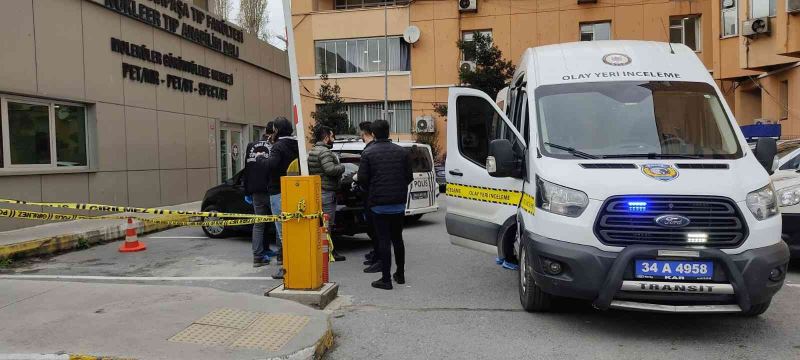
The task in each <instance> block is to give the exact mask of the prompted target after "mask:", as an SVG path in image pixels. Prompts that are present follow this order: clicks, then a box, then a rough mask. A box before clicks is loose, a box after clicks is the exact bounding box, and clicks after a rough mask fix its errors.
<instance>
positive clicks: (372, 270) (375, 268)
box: [364, 261, 381, 274]
mask: <svg viewBox="0 0 800 360" xmlns="http://www.w3.org/2000/svg"><path fill="white" fill-rule="evenodd" d="M364 272H365V273H367V274H371V273H379V272H381V263H380V261H379V262H376V263H374V264H372V265H370V266H369V267H368V268H366V269H364Z"/></svg>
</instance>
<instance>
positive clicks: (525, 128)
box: [519, 92, 531, 146]
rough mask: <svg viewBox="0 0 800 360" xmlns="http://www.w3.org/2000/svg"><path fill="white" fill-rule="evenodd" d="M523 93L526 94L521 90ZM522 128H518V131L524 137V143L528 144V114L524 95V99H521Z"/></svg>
mask: <svg viewBox="0 0 800 360" xmlns="http://www.w3.org/2000/svg"><path fill="white" fill-rule="evenodd" d="M523 94H526V93H525V92H523ZM521 108H522V115H521V117H522V128H520V129H519V132H520V133H521V134H522V138H523V139H525V144H528V146H530V124H531V121H530V118H531V117H530V115H528V97H527V96H525V98H524V100H523V101H522V105H521Z"/></svg>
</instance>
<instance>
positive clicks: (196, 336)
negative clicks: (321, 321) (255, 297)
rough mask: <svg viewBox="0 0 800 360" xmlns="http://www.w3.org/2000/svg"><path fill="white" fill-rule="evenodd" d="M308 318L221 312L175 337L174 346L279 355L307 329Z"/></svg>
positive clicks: (224, 310) (239, 311)
mask: <svg viewBox="0 0 800 360" xmlns="http://www.w3.org/2000/svg"><path fill="white" fill-rule="evenodd" d="M310 320H311V319H310V318H309V317H308V316H300V315H290V314H268V313H262V312H254V311H244V310H236V309H217V310H214V311H213V312H211V313H209V314H207V315H206V316H203V317H202V318H200V319H199V320H197V321H195V322H194V323H193V324H192V325H190V326H189V327H187V328H186V329H184V330H182V331H181V332H179V333H178V334H176V335H175V336H173V337H171V338H170V339H169V341H171V342H182V343H190V344H198V345H206V346H225V347H229V348H246V349H260V350H265V351H278V350H280V349H281V348H283V346H285V345H286V344H287V343H288V342H289V341H291V340H292V338H294V337H295V336H297V334H299V333H300V331H302V330H303V328H305V326H306V325H307V324H308V323H309V321H310Z"/></svg>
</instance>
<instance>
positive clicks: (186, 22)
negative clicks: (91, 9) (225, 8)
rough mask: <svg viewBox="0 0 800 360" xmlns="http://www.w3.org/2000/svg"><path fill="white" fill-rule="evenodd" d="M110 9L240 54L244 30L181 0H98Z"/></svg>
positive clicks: (199, 41) (185, 37)
mask: <svg viewBox="0 0 800 360" xmlns="http://www.w3.org/2000/svg"><path fill="white" fill-rule="evenodd" d="M95 1H96V2H100V1H103V4H104V6H105V7H106V8H107V9H110V10H113V11H114V12H117V13H119V14H122V15H125V16H127V17H129V18H133V19H136V20H139V21H141V22H144V23H146V24H149V25H151V26H153V27H157V28H159V29H162V30H166V31H169V32H170V33H173V34H175V35H178V36H180V37H182V38H184V39H186V40H188V41H191V42H193V43H195V44H199V45H201V46H204V47H206V48H209V49H212V50H215V51H218V52H221V53H223V54H225V55H228V56H231V57H235V58H238V57H239V45H237V44H242V43H243V42H244V32H243V31H242V30H240V29H238V28H236V27H234V26H233V25H230V24H228V23H227V22H225V21H224V20H222V19H217V18H215V17H213V16H211V15H209V14H207V13H205V12H203V11H202V10H200V9H197V8H195V7H193V6H190V5H189V4H187V3H185V2H183V1H182V0H139V1H138V2H137V1H135V0H95Z"/></svg>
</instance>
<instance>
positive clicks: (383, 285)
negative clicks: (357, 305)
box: [372, 279, 392, 290]
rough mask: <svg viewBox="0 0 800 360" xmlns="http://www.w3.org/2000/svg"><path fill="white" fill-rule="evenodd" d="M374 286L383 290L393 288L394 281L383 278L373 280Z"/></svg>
mask: <svg viewBox="0 0 800 360" xmlns="http://www.w3.org/2000/svg"><path fill="white" fill-rule="evenodd" d="M372 287H374V288H378V289H383V290H392V281H391V280H389V281H385V280H383V279H380V280H375V281H373V282H372Z"/></svg>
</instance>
